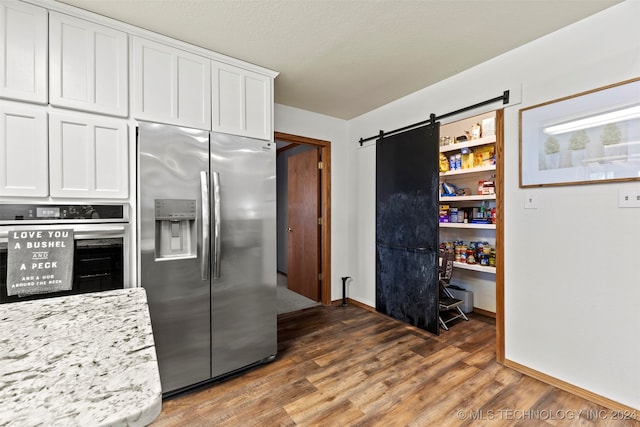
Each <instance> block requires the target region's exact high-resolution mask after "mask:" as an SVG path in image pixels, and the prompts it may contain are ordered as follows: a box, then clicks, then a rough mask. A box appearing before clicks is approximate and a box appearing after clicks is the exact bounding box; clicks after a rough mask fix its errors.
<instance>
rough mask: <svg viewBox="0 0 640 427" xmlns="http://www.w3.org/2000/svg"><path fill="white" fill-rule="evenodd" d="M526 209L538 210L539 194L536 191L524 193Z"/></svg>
mask: <svg viewBox="0 0 640 427" xmlns="http://www.w3.org/2000/svg"><path fill="white" fill-rule="evenodd" d="M524 208H525V209H538V193H536V192H535V191H525V192H524Z"/></svg>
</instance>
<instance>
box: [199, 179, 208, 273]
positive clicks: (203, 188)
mask: <svg viewBox="0 0 640 427" xmlns="http://www.w3.org/2000/svg"><path fill="white" fill-rule="evenodd" d="M200 195H201V199H202V260H201V261H200V267H201V276H202V280H209V247H210V245H209V177H208V176H207V171H200Z"/></svg>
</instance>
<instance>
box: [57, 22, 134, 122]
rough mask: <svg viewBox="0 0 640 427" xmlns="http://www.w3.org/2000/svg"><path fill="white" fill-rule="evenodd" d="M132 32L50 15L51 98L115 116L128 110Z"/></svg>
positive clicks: (81, 108)
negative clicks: (130, 40)
mask: <svg viewBox="0 0 640 427" xmlns="http://www.w3.org/2000/svg"><path fill="white" fill-rule="evenodd" d="M127 58H128V54H127V34H126V33H124V32H122V31H117V30H114V29H112V28H109V27H105V26H102V25H97V24H93V23H91V22H87V21H84V20H81V19H77V18H74V17H71V16H67V15H63V14H60V13H56V12H50V13H49V61H50V69H49V87H50V94H49V102H50V103H51V105H55V106H59V107H66V108H73V109H78V110H85V111H91V112H96V113H102V114H110V115H115V116H122V117H124V116H127V114H128V90H129V88H128V79H127V72H128V62H127Z"/></svg>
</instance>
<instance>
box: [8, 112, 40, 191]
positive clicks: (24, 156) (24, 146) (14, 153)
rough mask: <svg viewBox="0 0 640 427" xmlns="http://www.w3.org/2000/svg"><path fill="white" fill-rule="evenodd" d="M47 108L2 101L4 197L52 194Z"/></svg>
mask: <svg viewBox="0 0 640 427" xmlns="http://www.w3.org/2000/svg"><path fill="white" fill-rule="evenodd" d="M47 154H48V152H47V111H46V107H44V106H38V105H32V104H24V103H19V102H10V101H0V196H14V197H45V196H47V195H48V194H49V179H48V177H49V169H48V166H47V159H48V156H47Z"/></svg>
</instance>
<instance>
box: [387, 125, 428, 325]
mask: <svg viewBox="0 0 640 427" xmlns="http://www.w3.org/2000/svg"><path fill="white" fill-rule="evenodd" d="M439 130H440V127H439V123H436V124H434V125H428V126H424V127H420V128H417V129H413V130H410V131H407V132H403V133H401V134H397V135H393V136H390V137H385V138H382V139H381V140H378V141H377V143H376V310H377V311H379V312H381V313H383V314H386V315H388V316H391V317H393V318H396V319H398V320H401V321H404V322H407V323H409V324H411V325H414V326H417V327H419V328H422V329H425V330H427V331H429V332H432V333H434V334H437V333H438V268H437V267H438V197H439V190H438V187H439V177H438V171H439V169H438V154H439V152H438V140H439Z"/></svg>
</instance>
